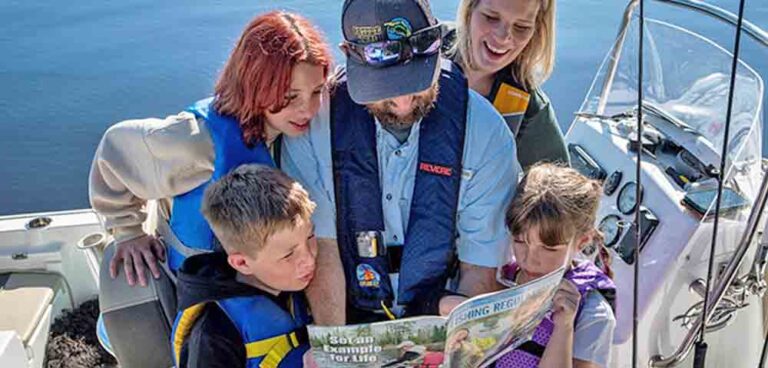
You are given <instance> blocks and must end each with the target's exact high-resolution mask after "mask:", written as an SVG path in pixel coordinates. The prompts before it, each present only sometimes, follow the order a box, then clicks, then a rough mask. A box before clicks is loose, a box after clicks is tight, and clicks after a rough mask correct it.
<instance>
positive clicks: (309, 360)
mask: <svg viewBox="0 0 768 368" xmlns="http://www.w3.org/2000/svg"><path fill="white" fill-rule="evenodd" d="M302 360H303V361H304V368H317V362H315V357H314V356H312V349H309V350H307V352H306V353H304V357H303V359H302Z"/></svg>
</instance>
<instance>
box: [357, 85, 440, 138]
mask: <svg viewBox="0 0 768 368" xmlns="http://www.w3.org/2000/svg"><path fill="white" fill-rule="evenodd" d="M438 92H439V85H438V84H437V83H435V84H434V85H433V86H432V87H430V88H429V89H428V90H426V91H425V92H422V93H419V94H417V95H415V96H414V97H413V102H412V104H413V110H411V112H410V113H409V114H408V115H406V116H403V117H399V116H397V115H396V114H395V113H394V112H392V107H393V105H394V102H392V100H384V101H381V102H377V103H375V104H369V105H366V106H365V108H366V109H367V110H368V112H370V113H371V114H372V115H373V116H375V117H376V119H378V120H379V123H381V125H382V126H383V127H384V128H385V129H388V130H405V129H410V127H411V126H412V125H413V124H414V123H416V122H417V121H419V120H421V119H422V118H423V117H425V116H427V115H428V114H429V113H430V112H431V111H432V109H433V108H434V107H435V101H436V100H437V94H438Z"/></svg>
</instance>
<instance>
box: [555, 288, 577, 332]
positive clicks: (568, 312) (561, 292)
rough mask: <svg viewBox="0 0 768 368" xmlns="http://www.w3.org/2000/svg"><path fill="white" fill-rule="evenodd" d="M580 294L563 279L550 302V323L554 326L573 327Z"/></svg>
mask: <svg viewBox="0 0 768 368" xmlns="http://www.w3.org/2000/svg"><path fill="white" fill-rule="evenodd" d="M580 300H581V294H579V289H577V288H576V285H574V284H573V283H572V282H571V281H569V280H566V279H563V280H562V281H560V286H559V287H558V288H557V292H556V293H555V298H554V299H553V301H552V322H554V323H555V326H563V327H565V326H571V327H572V326H573V325H574V319H575V317H576V311H577V310H578V309H579V301H580Z"/></svg>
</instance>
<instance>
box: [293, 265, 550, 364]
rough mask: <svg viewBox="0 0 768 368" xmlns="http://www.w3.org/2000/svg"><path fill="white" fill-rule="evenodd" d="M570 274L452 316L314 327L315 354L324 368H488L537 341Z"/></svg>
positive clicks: (472, 302) (475, 301) (487, 298)
mask: <svg viewBox="0 0 768 368" xmlns="http://www.w3.org/2000/svg"><path fill="white" fill-rule="evenodd" d="M564 272H565V268H561V269H559V270H557V271H555V272H552V273H551V274H549V275H547V276H544V277H541V278H539V279H537V280H534V281H531V282H529V283H526V284H523V285H520V286H516V287H512V288H509V289H505V290H502V291H498V292H495V293H490V294H484V295H478V296H476V297H474V298H471V299H469V300H467V301H465V302H463V303H461V304H460V305H459V306H457V307H456V308H455V309H454V310H453V311H452V312H451V314H450V315H448V316H447V317H439V316H423V317H412V318H406V319H398V320H393V321H385V322H376V323H368V324H358V325H349V326H334V327H325V326H309V327H308V329H309V341H310V344H311V345H312V356H313V358H314V360H315V363H316V364H317V366H318V367H365V368H367V367H393V368H394V367H397V368H405V367H435V368H437V367H443V368H453V367H462V368H469V367H485V366H488V365H490V364H491V363H493V362H494V361H496V359H498V358H499V357H500V356H501V355H504V354H505V353H507V352H509V351H511V350H513V349H514V348H516V347H518V346H519V345H520V344H522V343H524V342H525V341H527V340H528V339H529V338H530V337H531V335H532V334H533V332H534V330H535V329H536V326H538V324H539V322H541V320H542V319H543V318H544V317H545V316H546V315H547V313H549V310H550V308H551V305H552V298H553V297H554V295H555V292H556V291H557V288H558V285H559V284H560V280H562V278H563V274H564Z"/></svg>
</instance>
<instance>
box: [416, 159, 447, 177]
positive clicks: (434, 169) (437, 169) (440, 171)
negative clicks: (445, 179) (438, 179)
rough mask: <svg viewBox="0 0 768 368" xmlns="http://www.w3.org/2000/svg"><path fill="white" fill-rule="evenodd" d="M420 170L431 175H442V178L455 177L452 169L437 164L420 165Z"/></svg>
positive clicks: (423, 163)
mask: <svg viewBox="0 0 768 368" xmlns="http://www.w3.org/2000/svg"><path fill="white" fill-rule="evenodd" d="M419 170H421V171H424V172H427V173H430V174H435V175H440V176H451V175H453V169H452V168H450V167H447V166H440V165H436V164H429V163H426V162H421V163H419Z"/></svg>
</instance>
